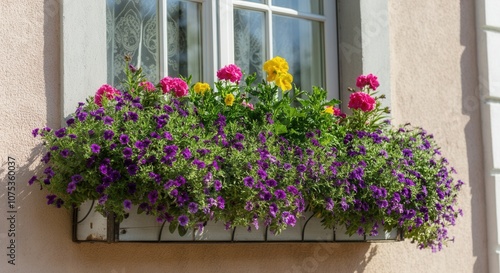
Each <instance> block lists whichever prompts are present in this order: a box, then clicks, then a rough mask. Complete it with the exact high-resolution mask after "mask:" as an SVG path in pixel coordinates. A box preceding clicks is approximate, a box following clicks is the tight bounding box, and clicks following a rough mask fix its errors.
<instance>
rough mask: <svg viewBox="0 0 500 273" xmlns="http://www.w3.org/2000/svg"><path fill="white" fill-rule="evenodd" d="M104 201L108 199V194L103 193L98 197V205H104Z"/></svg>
mask: <svg viewBox="0 0 500 273" xmlns="http://www.w3.org/2000/svg"><path fill="white" fill-rule="evenodd" d="M106 201H108V195H107V194H104V195H102V196H101V197H100V198H99V201H98V203H99V205H104V203H106Z"/></svg>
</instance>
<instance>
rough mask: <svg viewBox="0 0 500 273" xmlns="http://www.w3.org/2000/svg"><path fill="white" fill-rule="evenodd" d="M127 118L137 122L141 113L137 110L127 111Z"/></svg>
mask: <svg viewBox="0 0 500 273" xmlns="http://www.w3.org/2000/svg"><path fill="white" fill-rule="evenodd" d="M127 118H128V119H129V120H131V121H133V122H137V120H138V119H139V115H137V113H136V112H132V111H129V112H128V113H127Z"/></svg>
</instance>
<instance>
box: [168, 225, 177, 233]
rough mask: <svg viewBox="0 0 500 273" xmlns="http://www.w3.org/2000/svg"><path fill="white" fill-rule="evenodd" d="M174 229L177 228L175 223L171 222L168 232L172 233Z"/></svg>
mask: <svg viewBox="0 0 500 273" xmlns="http://www.w3.org/2000/svg"><path fill="white" fill-rule="evenodd" d="M176 229H177V223H175V222H171V223H170V225H169V226H168V231H170V233H172V234H174V232H175V230H176Z"/></svg>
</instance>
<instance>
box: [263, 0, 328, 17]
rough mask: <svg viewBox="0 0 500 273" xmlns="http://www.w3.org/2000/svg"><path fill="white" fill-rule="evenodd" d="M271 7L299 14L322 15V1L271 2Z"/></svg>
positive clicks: (294, 0) (287, 0)
mask: <svg viewBox="0 0 500 273" xmlns="http://www.w3.org/2000/svg"><path fill="white" fill-rule="evenodd" d="M328 1H331V0H328ZM273 5H274V6H279V7H284V8H290V9H294V10H298V11H300V12H307V13H314V14H323V0H273Z"/></svg>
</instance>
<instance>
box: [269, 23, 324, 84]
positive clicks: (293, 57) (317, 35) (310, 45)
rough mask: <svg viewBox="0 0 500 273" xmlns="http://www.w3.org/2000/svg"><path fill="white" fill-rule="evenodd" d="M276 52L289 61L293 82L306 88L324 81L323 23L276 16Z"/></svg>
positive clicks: (274, 31)
mask: <svg viewBox="0 0 500 273" xmlns="http://www.w3.org/2000/svg"><path fill="white" fill-rule="evenodd" d="M273 33H274V37H273V51H274V52H273V55H274V56H281V57H283V58H285V59H286V60H287V61H288V64H289V67H290V73H291V74H292V75H293V82H294V83H295V84H296V85H297V86H298V87H301V88H304V90H309V91H310V88H311V86H313V85H315V86H325V84H324V62H323V60H324V57H323V56H324V53H323V50H324V49H323V46H322V44H323V30H322V24H321V23H320V22H314V21H309V20H304V19H297V18H291V17H285V16H279V15H273Z"/></svg>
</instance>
